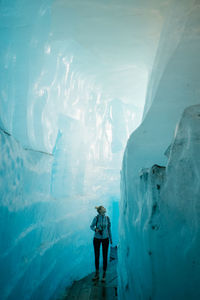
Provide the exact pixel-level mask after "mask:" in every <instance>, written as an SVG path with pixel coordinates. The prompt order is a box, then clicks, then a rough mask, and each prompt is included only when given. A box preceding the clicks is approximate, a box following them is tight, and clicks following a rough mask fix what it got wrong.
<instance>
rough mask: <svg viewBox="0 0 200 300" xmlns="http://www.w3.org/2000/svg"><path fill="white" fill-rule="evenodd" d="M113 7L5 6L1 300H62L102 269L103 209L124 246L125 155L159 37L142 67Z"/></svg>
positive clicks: (0, 14)
mask: <svg viewBox="0 0 200 300" xmlns="http://www.w3.org/2000/svg"><path fill="white" fill-rule="evenodd" d="M111 4H112V3H110V4H109V5H108V9H106V8H105V6H104V4H103V3H101V4H99V1H96V2H95V1H87V3H84V5H85V6H84V7H83V4H81V1H58V0H57V1H51V0H34V1H25V0H15V1H13V0H6V1H1V4H0V6H1V8H0V24H1V25H0V30H1V40H0V68H1V76H0V78H1V80H0V108H1V109H0V149H1V154H0V195H1V198H0V199H1V200H0V265H1V268H0V295H1V296H0V298H1V299H26V300H27V299H42V300H45V299H48V300H49V299H56V298H57V297H58V296H59V294H60V293H62V292H63V291H64V288H65V287H66V286H67V285H69V284H70V283H72V281H73V280H76V279H79V278H80V277H82V276H84V275H87V274H88V273H90V272H91V271H93V270H94V259H93V248H92V247H93V246H92V237H93V232H92V231H91V230H90V228H89V225H90V222H91V220H92V219H93V217H94V215H95V214H96V211H95V210H94V206H96V205H105V206H106V208H107V211H108V215H109V216H110V218H111V220H112V231H113V232H112V235H113V242H114V245H116V244H117V243H118V228H117V225H118V215H119V210H118V202H119V194H120V192H119V181H120V173H119V171H120V166H121V160H122V156H123V149H124V147H125V144H126V141H127V139H128V136H129V134H130V133H131V132H132V131H133V129H134V128H136V127H137V126H138V124H139V122H140V120H141V117H142V110H143V105H144V95H145V92H146V83H147V65H149V64H150V63H151V62H152V56H153V53H154V52H155V47H156V40H157V39H155V40H154V41H153V43H152V46H150V47H149V52H148V51H147V52H148V53H149V54H148V55H149V56H148V59H147V61H146V65H145V64H144V65H142V64H136V62H135V61H134V60H133V59H132V50H131V49H133V48H135V47H134V43H133V41H132V42H131V47H130V48H128V52H126V43H125V41H126V40H129V41H130V38H129V37H130V36H131V34H132V32H131V28H130V29H129V33H128V36H124V34H123V30H122V31H121V32H119V31H118V33H119V34H117V35H116V36H115V45H112V44H109V40H110V37H111V36H113V37H114V35H113V30H114V29H115V26H113V25H112V24H113V23H112V22H113V20H111V26H110V27H109V30H107V27H105V26H104V30H103V31H102V32H100V31H101V24H105V19H106V20H107V21H109V18H111V17H112V18H114V24H115V25H116V26H118V27H117V29H120V24H121V25H122V26H124V22H123V20H125V22H129V21H128V20H127V15H129V7H130V5H129V2H128V1H127V3H126V5H125V7H124V8H123V13H122V15H123V20H122V21H121V22H120V24H118V14H119V12H120V13H121V12H122V10H121V8H122V7H123V5H122V2H121V3H119V4H120V5H117V6H114V10H115V14H113V12H112V5H111ZM105 12H106V14H105ZM146 15H147V14H146ZM88 16H90V18H88ZM88 19H89V20H90V23H89V24H88ZM131 19H132V18H131V16H130V18H129V20H131ZM139 19H140V18H139ZM151 19H152V20H155V18H154V13H153V12H152V13H151V16H150V18H149V21H150V20H151ZM99 20H100V23H99ZM93 22H94V23H95V24H96V30H94V31H93V29H95V26H94V24H93ZM159 22H160V21H159V20H158V21H157V20H156V21H155V23H156V24H159ZM126 24H127V23H126ZM131 24H132V23H131ZM89 29H90V30H89ZM87 30H88V32H89V35H87V34H86V33H87ZM97 31H98V33H99V34H101V37H102V38H104V35H105V37H106V38H105V39H103V40H101V42H100V44H99V41H96V43H95V37H96V36H97V34H96V32H97ZM143 35H145V36H147V33H146V32H143ZM124 38H125V40H124ZM111 40H112V39H111ZM91 41H92V42H91ZM119 43H120V44H121V45H124V46H123V47H120V49H119V48H118V51H115V52H113V49H114V48H115V47H116V45H118V44H119ZM94 44H95V47H94V48H95V49H93V45H94ZM105 45H106V47H105ZM97 50H98V51H97ZM124 51H125V52H124ZM113 53H115V58H114V56H113ZM138 53H139V52H138ZM144 56H146V55H144ZM119 58H120V60H119ZM141 60H142V57H140V61H141ZM113 61H114V63H113ZM129 63H130V64H129ZM124 78H127V80H124ZM133 81H134V85H133V84H132V83H133ZM119 83H120V84H119ZM141 86H142V87H143V88H142V89H141ZM130 95H131V97H130ZM133 97H134V98H135V101H132V98H133ZM91 258H92V259H91Z"/></svg>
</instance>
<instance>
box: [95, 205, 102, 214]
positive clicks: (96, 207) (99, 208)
mask: <svg viewBox="0 0 200 300" xmlns="http://www.w3.org/2000/svg"><path fill="white" fill-rule="evenodd" d="M101 208H104V207H103V206H102V205H100V206H95V209H96V210H97V211H98V213H99V212H100V210H101Z"/></svg>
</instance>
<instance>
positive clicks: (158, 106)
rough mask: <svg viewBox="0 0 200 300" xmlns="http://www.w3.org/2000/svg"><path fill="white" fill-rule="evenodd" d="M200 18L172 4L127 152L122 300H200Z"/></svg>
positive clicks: (193, 8)
mask: <svg viewBox="0 0 200 300" xmlns="http://www.w3.org/2000/svg"><path fill="white" fill-rule="evenodd" d="M199 16H200V8H199V1H190V2H188V1H183V2H180V1H171V2H170V7H169V13H168V15H167V18H166V23H165V25H164V28H163V32H162V34H161V38H160V44H159V47H158V51H157V56H156V57H155V62H154V66H153V69H152V73H151V76H150V81H149V85H148V91H147V101H146V107H145V112H144V117H143V122H142V124H141V125H140V127H139V128H138V129H137V130H136V131H135V132H134V133H133V134H132V135H131V137H130V138H129V140H128V143H127V147H126V150H125V154H124V159H123V166H122V173H121V196H122V201H121V204H120V212H121V217H120V227H119V228H120V253H119V268H118V269H119V276H120V280H119V293H120V298H121V299H132V298H134V299H199V297H200V289H199V280H198V278H200V268H199V255H198V249H199V246H200V240H199V231H200V224H199V214H200V211H199V105H198V104H199V103H200V93H199V83H198V78H199V76H200V74H199V70H200V68H199V67H200V59H199V51H200V35H199V24H200V18H199ZM191 105H192V106H191ZM187 107H188V108H187ZM183 111H184V113H183ZM182 113H183V114H182ZM179 120H180V122H179ZM178 122H179V124H178V126H177V127H176V124H177V123H178ZM175 128H176V130H175ZM174 131H175V133H174Z"/></svg>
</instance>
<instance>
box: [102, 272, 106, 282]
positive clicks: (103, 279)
mask: <svg viewBox="0 0 200 300" xmlns="http://www.w3.org/2000/svg"><path fill="white" fill-rule="evenodd" d="M101 281H102V282H105V281H106V272H105V271H104V272H103V276H102V279H101Z"/></svg>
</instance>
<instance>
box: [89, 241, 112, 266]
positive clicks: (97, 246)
mask: <svg viewBox="0 0 200 300" xmlns="http://www.w3.org/2000/svg"><path fill="white" fill-rule="evenodd" d="M101 243H102V248H103V270H104V271H106V269H107V260H108V246H109V239H108V238H107V239H97V238H94V240H93V245H94V254H95V267H96V271H98V270H99V255H100V246H101Z"/></svg>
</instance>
